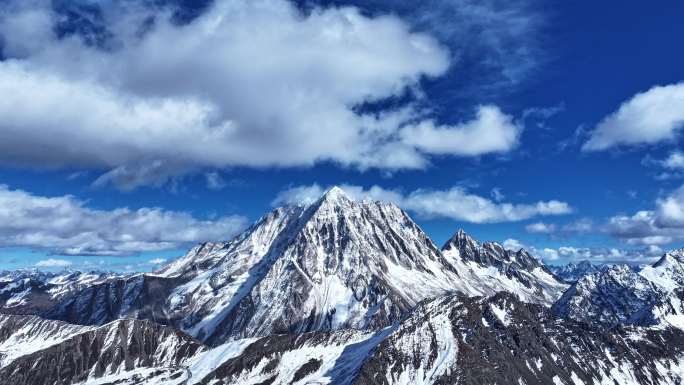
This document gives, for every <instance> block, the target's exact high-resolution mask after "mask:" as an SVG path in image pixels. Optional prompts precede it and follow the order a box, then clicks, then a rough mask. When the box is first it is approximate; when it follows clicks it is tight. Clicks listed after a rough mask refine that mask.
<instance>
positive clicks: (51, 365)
mask: <svg viewBox="0 0 684 385" xmlns="http://www.w3.org/2000/svg"><path fill="white" fill-rule="evenodd" d="M7 322H15V323H18V324H21V323H24V322H26V319H18V320H12V319H9V320H8V321H7ZM29 322H42V326H44V327H46V328H47V329H54V328H55V325H58V326H59V327H62V328H64V327H65V326H64V324H62V323H59V322H56V321H36V320H33V321H29ZM37 327H38V328H40V327H41V326H40V325H39V326H37ZM70 327H71V328H73V326H70ZM61 337H66V336H64V335H62V336H61ZM18 343H23V344H24V345H30V342H28V341H24V342H18ZM203 349H204V347H203V345H202V344H200V343H199V342H197V341H195V340H193V339H192V338H191V337H189V336H186V335H184V334H183V333H180V332H178V331H175V330H173V329H170V328H166V327H163V326H160V325H157V324H154V323H151V322H148V321H138V320H118V321H115V322H112V323H110V324H107V325H104V326H101V327H99V328H95V329H92V330H86V331H83V332H80V333H76V334H74V335H71V336H69V337H68V338H63V339H62V340H61V341H59V342H57V343H55V344H52V345H50V346H47V347H45V348H43V349H40V350H36V351H35V352H32V353H29V354H24V355H21V356H20V357H17V358H15V359H13V360H11V361H9V362H8V363H7V364H6V365H4V366H2V368H0V384H8V385H9V384H12V385H22V384H26V385H39V384H41V385H42V384H44V385H52V384H72V383H77V382H81V381H86V380H94V379H97V378H100V377H103V376H107V375H111V374H117V373H120V372H130V371H134V370H136V369H141V368H148V369H156V370H157V371H159V373H157V375H160V374H164V373H166V374H169V372H178V374H179V375H181V374H184V373H183V372H184V370H183V369H182V365H183V364H184V363H185V362H186V361H187V360H188V359H189V358H191V357H193V356H195V355H197V354H198V353H200V352H201V351H202V350H203ZM148 375H149V373H148Z"/></svg>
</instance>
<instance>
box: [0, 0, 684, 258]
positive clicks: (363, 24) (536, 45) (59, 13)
mask: <svg viewBox="0 0 684 385" xmlns="http://www.w3.org/2000/svg"><path fill="white" fill-rule="evenodd" d="M506 3H507V2H500V1H493V0H487V1H483V2H480V1H478V2H475V1H462V0H459V1H444V0H442V1H439V0H431V1H426V2H422V3H421V5H419V6H416V5H415V3H413V2H397V1H384V0H370V1H351V2H345V1H334V2H327V1H326V2H312V1H298V2H288V1H286V0H263V1H255V2H249V3H248V2H240V1H217V2H182V1H176V2H166V3H164V2H152V1H150V2H127V1H118V2H114V1H111V2H110V1H94V0H91V1H85V0H83V1H75V2H62V1H52V2H51V1H41V0H32V1H14V0H4V1H1V2H0V36H2V39H0V41H2V44H0V58H1V59H2V61H0V91H1V92H2V94H3V95H4V96H3V98H2V99H3V100H2V101H0V116H2V117H3V118H2V120H0V185H2V187H0V221H1V222H2V224H0V268H19V267H36V266H38V267H41V268H52V269H55V268H56V269H59V268H63V267H70V268H102V269H116V270H130V269H133V270H149V269H153V268H154V267H155V266H157V265H158V264H159V263H161V262H162V260H169V259H171V258H173V257H175V256H178V255H181V254H182V253H183V252H184V251H185V250H186V249H187V248H188V247H189V246H191V245H192V244H194V243H195V242H199V241H204V240H221V239H227V238H229V237H230V236H232V235H233V234H235V233H237V232H238V231H240V230H241V229H242V228H244V227H245V226H246V225H248V224H249V223H250V222H252V221H254V220H255V219H257V218H258V217H259V216H261V215H262V214H264V213H265V212H266V211H268V210H270V209H271V208H272V207H273V206H274V205H275V204H280V203H296V202H298V201H306V200H308V199H311V198H312V197H314V196H316V195H317V194H319V193H320V192H321V191H322V190H324V189H325V188H327V187H329V186H331V185H345V186H347V189H348V190H350V191H351V192H352V194H353V195H356V196H358V197H359V198H362V197H371V198H376V199H385V200H391V201H394V202H396V203H397V204H399V205H400V206H402V207H403V208H404V209H406V210H407V211H408V212H409V213H410V214H411V215H412V216H413V217H414V218H415V219H416V220H417V221H418V223H419V224H420V225H421V226H422V227H423V228H424V229H425V230H426V231H427V232H428V234H429V235H430V236H431V237H432V238H433V239H434V240H435V242H436V243H438V244H440V245H441V244H442V243H443V242H444V241H446V240H447V239H448V238H449V237H450V236H451V235H452V234H453V233H454V232H455V231H456V230H457V229H458V228H464V229H465V230H466V231H467V232H469V233H471V234H472V235H473V236H475V237H476V238H478V239H480V240H496V241H499V242H505V243H506V244H507V245H508V246H509V247H520V246H524V247H527V248H529V249H531V250H532V251H533V252H534V253H535V254H536V255H538V256H539V257H541V258H543V259H545V260H546V261H547V262H549V263H554V264H558V263H565V262H568V261H572V260H579V259H590V260H593V261H595V262H599V263H601V262H628V263H644V262H647V261H651V260H652V259H653V258H654V257H655V256H657V255H658V254H660V253H661V252H662V251H663V250H667V249H671V248H675V247H681V246H684V189H682V185H683V183H684V180H683V179H682V177H683V176H684V155H682V153H680V152H679V151H680V149H681V146H680V139H681V135H680V131H681V129H682V127H684V50H682V49H681V41H680V40H681V36H684V24H682V23H681V15H682V14H684V4H682V3H681V2H678V1H665V2H662V3H660V4H659V6H658V7H653V6H649V5H646V4H644V3H643V2H636V1H628V2H619V3H618V2H599V3H596V2H588V1H584V2H561V1H557V2H541V1H523V2H517V4H514V5H511V4H506ZM683 151H684V150H683Z"/></svg>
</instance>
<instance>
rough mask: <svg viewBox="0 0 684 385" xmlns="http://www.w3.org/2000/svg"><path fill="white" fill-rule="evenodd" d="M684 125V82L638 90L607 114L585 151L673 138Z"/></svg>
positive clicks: (592, 133)
mask: <svg viewBox="0 0 684 385" xmlns="http://www.w3.org/2000/svg"><path fill="white" fill-rule="evenodd" d="M682 127H684V83H676V84H670V85H667V86H656V87H653V88H651V89H649V90H647V91H645V92H641V93H639V94H636V95H635V96H633V97H632V98H631V99H629V100H627V101H625V102H624V103H622V105H621V106H620V108H619V109H618V110H617V111H615V112H614V113H612V114H610V115H608V116H607V117H606V118H604V119H603V120H602V121H601V122H600V123H599V124H598V125H597V126H596V128H595V129H594V130H593V131H592V132H591V134H590V137H589V140H588V141H587V142H586V143H585V144H584V145H583V146H582V149H583V150H585V151H597V150H605V149H607V148H610V147H614V146H618V145H637V144H652V143H658V142H664V141H672V140H674V139H675V138H676V137H677V136H678V134H679V132H680V130H681V129H682Z"/></svg>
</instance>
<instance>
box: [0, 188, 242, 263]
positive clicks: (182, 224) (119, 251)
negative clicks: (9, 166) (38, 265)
mask: <svg viewBox="0 0 684 385" xmlns="http://www.w3.org/2000/svg"><path fill="white" fill-rule="evenodd" d="M245 225H246V219H245V218H243V217H240V216H225V217H221V218H218V219H215V220H201V219H197V218H195V217H193V216H192V215H190V214H189V213H185V212H179V211H169V210H164V209H160V208H140V209H136V210H132V209H128V208H119V209H114V210H96V209H91V208H88V207H86V205H85V203H84V202H82V201H80V200H78V199H76V198H74V197H72V196H58V197H45V196H37V195H33V194H30V193H28V192H26V191H22V190H12V189H10V188H9V187H7V186H5V185H0V247H28V248H34V249H41V250H47V251H50V252H53V253H56V254H60V255H128V254H135V253H138V252H141V251H153V250H166V249H173V248H177V247H185V246H186V245H188V244H191V243H195V242H201V241H209V240H219V239H230V238H231V237H232V236H234V235H235V234H237V232H239V231H240V230H242V229H243V228H244V227H245Z"/></svg>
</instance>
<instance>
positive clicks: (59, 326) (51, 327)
mask: <svg viewBox="0 0 684 385" xmlns="http://www.w3.org/2000/svg"><path fill="white" fill-rule="evenodd" d="M92 329H93V328H92V327H89V326H78V325H71V324H68V323H66V322H60V321H52V320H45V319H42V318H40V317H36V316H21V315H6V314H0V367H3V366H6V365H7V364H9V363H10V362H12V361H13V360H14V359H16V358H17V357H20V356H23V355H26V354H31V353H33V352H36V351H38V350H42V349H45V348H47V347H50V346H52V345H56V344H58V343H60V342H62V341H65V340H67V339H68V338H70V337H73V336H74V335H76V334H79V333H83V332H86V331H88V330H92Z"/></svg>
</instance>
